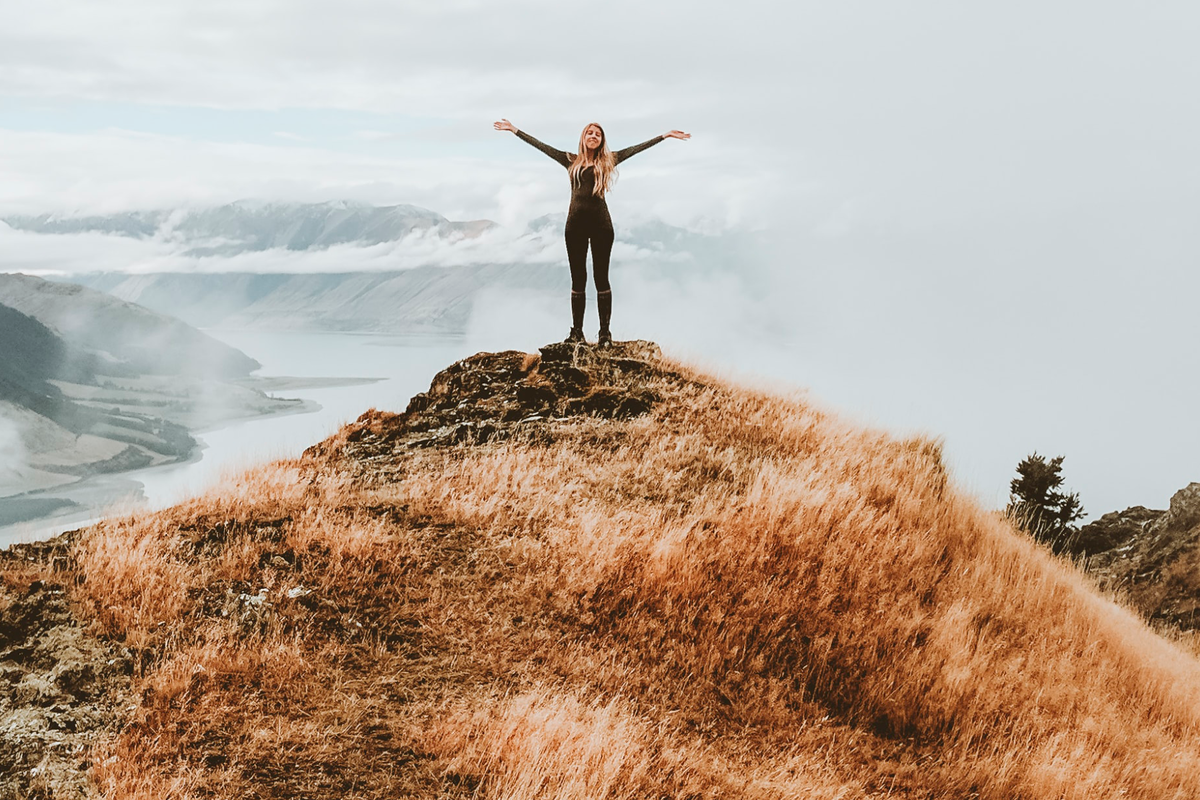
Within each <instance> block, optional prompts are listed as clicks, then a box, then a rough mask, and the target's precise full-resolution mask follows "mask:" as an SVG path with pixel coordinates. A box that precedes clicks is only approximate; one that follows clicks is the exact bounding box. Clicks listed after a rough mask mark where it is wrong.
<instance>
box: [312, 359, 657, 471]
mask: <svg viewBox="0 0 1200 800" xmlns="http://www.w3.org/2000/svg"><path fill="white" fill-rule="evenodd" d="M668 377H669V378H672V379H674V380H676V381H678V380H681V376H680V375H678V374H677V373H675V372H673V371H671V370H669V369H667V368H666V367H665V366H664V362H663V361H662V354H661V352H660V350H659V347H658V345H656V344H654V343H653V342H647V341H641V340H635V341H628V342H613V343H612V344H611V346H608V347H599V346H594V345H589V344H583V343H579V344H576V343H568V342H562V343H557V344H550V345H546V346H545V347H542V348H540V350H539V352H538V353H536V354H531V353H523V352H521V351H518V350H506V351H504V352H499V353H478V354H476V355H473V356H470V357H469V358H465V359H463V360H462V361H459V362H456V363H455V364H452V365H451V366H449V367H447V368H446V369H444V370H442V371H441V372H439V373H438V374H437V375H436V376H435V377H434V379H433V382H432V384H431V385H430V387H429V391H427V392H421V393H420V394H418V395H416V396H414V397H413V398H412V400H411V401H410V402H409V404H408V408H407V409H406V410H405V412H404V414H402V415H398V414H393V413H388V412H379V411H370V412H367V413H366V414H364V415H363V416H362V417H361V418H360V419H359V420H358V423H357V424H356V425H353V426H350V427H349V429H348V430H347V433H346V437H345V439H344V440H341V439H338V438H337V437H335V438H334V439H331V440H329V441H327V442H322V443H321V444H319V445H315V446H314V447H312V448H309V450H308V451H306V455H310V456H311V455H319V454H322V453H323V452H324V451H325V449H327V448H328V447H329V446H330V445H331V444H335V445H337V446H344V447H345V450H344V453H345V454H346V455H352V456H353V457H354V458H355V459H357V460H360V461H361V460H364V459H370V458H371V456H375V457H376V458H377V459H379V458H384V457H390V456H391V455H392V454H393V453H395V452H398V451H400V450H403V449H408V448H417V447H433V446H439V445H446V444H462V443H472V444H482V443H484V442H489V441H499V440H502V439H506V438H509V437H512V436H533V437H536V438H537V439H538V440H539V441H542V442H544V443H548V442H550V441H552V438H553V435H554V434H553V425H554V423H561V422H566V421H568V420H570V419H572V418H577V417H589V416H590V417H595V418H601V419H629V418H631V417H636V416H639V415H641V414H644V413H646V412H647V411H649V410H650V409H651V408H652V407H653V406H654V404H655V403H656V402H657V401H658V399H659V394H658V392H657V390H656V389H655V384H656V383H657V382H659V381H661V380H662V379H664V378H668Z"/></svg>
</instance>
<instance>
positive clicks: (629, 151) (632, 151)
mask: <svg viewBox="0 0 1200 800" xmlns="http://www.w3.org/2000/svg"><path fill="white" fill-rule="evenodd" d="M690 138H692V135H691V134H690V133H684V132H683V131H667V132H666V133H664V134H663V135H662V136H655V137H654V138H653V139H649V140H647V141H645V142H642V143H641V144H635V145H634V146H633V147H626V148H625V149H623V150H618V151H617V152H615V153H613V155H614V156H615V157H616V159H617V163H618V164H620V163H621V162H622V161H624V160H625V159H627V158H629V157H630V156H635V155H637V154H638V153H640V152H642V151H643V150H645V149H646V148H647V147H653V146H654V145H656V144H658V143H659V142H661V141H662V140H663V139H690Z"/></svg>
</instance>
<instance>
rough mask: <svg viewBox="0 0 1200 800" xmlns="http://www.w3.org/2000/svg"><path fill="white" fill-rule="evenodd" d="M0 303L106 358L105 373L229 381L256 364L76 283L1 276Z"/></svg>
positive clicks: (191, 331)
mask: <svg viewBox="0 0 1200 800" xmlns="http://www.w3.org/2000/svg"><path fill="white" fill-rule="evenodd" d="M0 303H3V304H5V305H7V306H9V307H11V308H14V309H16V310H17V311H20V312H21V313H23V314H25V315H27V316H30V317H33V318H35V319H37V320H38V321H39V322H41V323H42V324H43V325H46V326H47V327H49V328H52V329H54V330H55V331H57V332H58V334H59V335H60V336H61V337H62V338H63V339H64V340H66V341H67V342H68V343H69V344H71V345H72V346H74V347H76V348H78V349H81V350H92V351H100V352H101V353H104V354H107V356H108V358H106V359H102V360H100V361H98V362H97V363H96V367H95V368H96V369H97V370H98V371H100V372H102V373H103V374H107V375H129V374H145V373H150V374H155V375H204V376H208V377H214V378H219V377H226V378H232V377H242V376H245V375H248V374H249V373H251V372H252V371H254V370H256V369H258V368H259V366H261V365H260V364H259V363H258V362H257V361H255V360H254V359H252V358H249V357H248V356H246V355H245V354H244V353H242V352H240V351H238V350H236V349H234V348H232V347H230V346H229V345H226V344H224V343H222V342H218V341H217V340H216V339H213V338H212V337H211V336H208V335H207V334H204V333H201V332H200V331H198V330H196V329H194V328H192V327H190V326H188V325H186V324H184V323H183V322H181V321H179V320H177V319H172V318H170V317H166V316H163V315H161V314H157V313H155V312H153V311H150V310H149V309H146V308H142V307H140V306H137V305H134V304H133V303H128V302H125V301H123V300H119V299H117V298H114V297H112V296H110V295H107V294H105V293H103V292H98V291H95V290H92V289H87V288H84V287H82V286H78V285H75V284H70V283H55V282H52V281H47V280H43V279H42V278H37V277H34V276H31V275H22V274H19V273H0Z"/></svg>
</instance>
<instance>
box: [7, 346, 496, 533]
mask: <svg viewBox="0 0 1200 800" xmlns="http://www.w3.org/2000/svg"><path fill="white" fill-rule="evenodd" d="M206 333H208V334H209V335H211V336H213V337H214V338H216V339H218V340H220V341H222V342H225V343H226V344H230V345H232V346H234V347H236V348H238V349H240V350H242V351H243V352H245V353H247V354H253V357H254V358H256V359H258V360H259V361H260V362H261V363H262V364H263V367H262V369H261V370H259V371H258V373H257V374H258V375H261V376H289V377H298V378H343V379H356V378H366V379H373V380H372V382H369V383H359V384H356V385H345V386H334V387H330V388H301V389H286V388H285V389H280V390H277V391H273V392H270V393H271V394H274V395H276V396H279V397H289V398H302V399H305V400H308V401H311V402H312V403H316V404H319V405H320V408H319V410H317V411H314V412H310V413H296V414H285V415H278V416H270V417H257V418H251V419H247V420H244V421H240V422H235V423H233V424H229V425H225V426H222V427H219V428H217V429H214V430H209V431H201V432H199V433H196V434H195V438H196V439H197V441H198V442H199V443H200V445H201V448H202V449H201V451H200V453H199V458H198V459H193V460H192V461H190V462H187V463H182V464H171V465H167V466H163V467H155V468H150V469H144V470H136V471H132V472H125V473H120V474H118V475H112V476H96V477H92V478H88V479H86V480H84V481H82V482H81V483H80V484H76V485H74V486H71V487H65V488H64V489H63V490H61V491H55V492H51V493H48V494H49V495H54V496H58V495H60V494H62V495H64V496H68V497H73V498H75V499H76V501H77V502H79V503H81V504H82V505H83V508H82V509H80V514H79V515H77V516H76V517H73V518H71V520H69V521H67V522H65V523H62V524H59V523H53V524H47V523H46V522H38V521H32V522H29V523H25V524H20V525H12V526H8V527H7V528H0V547H3V546H5V545H7V544H9V543H11V542H13V541H22V540H28V539H34V538H44V537H47V536H50V535H53V534H55V533H58V532H61V531H63V530H69V529H71V528H75V527H79V526H80V525H82V524H84V523H85V522H86V521H88V520H91V519H96V518H99V517H102V516H104V515H105V514H106V513H125V512H128V511H130V510H135V509H139V508H163V507H166V506H169V505H172V504H174V503H178V502H180V501H182V500H185V499H187V498H189V497H191V496H194V495H196V494H201V493H203V492H205V491H208V490H210V489H212V488H213V487H215V486H219V485H220V482H221V481H222V480H224V479H226V478H228V477H230V476H232V475H235V474H237V473H239V472H241V471H243V470H245V469H248V468H251V467H253V466H255V465H257V464H262V463H266V462H269V461H272V460H275V459H279V458H289V457H295V456H298V455H299V454H300V453H301V452H303V450H304V449H305V448H306V447H308V446H310V445H312V444H315V443H317V442H319V441H321V440H322V439H324V438H325V437H326V436H328V435H330V434H332V433H333V432H335V431H336V430H337V429H338V428H339V427H340V426H341V425H343V424H344V423H346V422H349V421H352V420H354V419H356V418H357V417H358V416H359V415H361V414H362V413H363V412H364V411H366V410H368V409H370V408H378V409H382V410H388V411H396V412H399V411H403V410H404V408H405V407H406V406H407V404H408V400H409V398H410V397H411V396H412V395H414V394H416V393H417V392H420V391H424V390H425V389H427V388H428V387H429V383H430V381H431V380H432V378H433V376H434V375H435V374H436V373H437V372H438V371H440V370H442V369H444V368H445V367H447V366H449V365H450V364H452V363H453V362H454V361H457V360H458V359H460V358H463V357H464V356H466V355H469V354H470V353H473V352H475V350H474V349H471V347H472V346H471V344H470V343H469V342H468V341H467V340H465V339H462V338H457V339H455V338H442V339H435V338H400V337H393V336H377V335H356V334H324V333H317V334H305V333H272V332H264V331H220V330H208V331H206ZM0 426H2V421H0ZM2 433H3V427H0V434H2ZM0 474H2V473H0ZM0 502H3V501H0Z"/></svg>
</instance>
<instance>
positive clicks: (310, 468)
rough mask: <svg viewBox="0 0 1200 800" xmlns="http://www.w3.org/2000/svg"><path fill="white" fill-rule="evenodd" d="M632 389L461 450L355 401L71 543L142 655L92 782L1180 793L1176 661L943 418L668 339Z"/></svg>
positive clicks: (375, 791) (504, 792) (1193, 686)
mask: <svg viewBox="0 0 1200 800" xmlns="http://www.w3.org/2000/svg"><path fill="white" fill-rule="evenodd" d="M537 369H538V367H537V363H536V360H534V359H526V360H525V362H524V364H523V366H522V371H523V372H525V373H527V374H526V375H525V377H524V378H522V380H525V381H531V380H532V377H534V373H536V371H537ZM518 377H520V376H518ZM644 382H645V385H646V387H648V388H649V389H650V390H652V391H653V393H654V396H655V397H657V398H658V401H657V403H656V404H655V405H654V407H653V409H652V411H651V412H650V413H649V414H645V415H642V416H637V417H634V418H632V419H629V420H624V421H617V420H598V419H593V418H590V417H581V418H576V419H571V420H566V421H553V420H546V421H543V422H539V423H536V424H533V425H530V426H526V427H524V428H521V429H520V430H519V431H516V432H514V433H513V435H512V436H510V437H508V438H505V439H504V440H503V441H499V442H492V443H486V444H472V443H471V442H469V441H468V442H466V443H464V444H459V445H453V446H449V445H447V446H438V447H420V448H415V447H412V448H409V447H404V446H403V441H402V437H400V435H399V433H398V432H399V431H401V429H402V428H403V426H404V424H406V419H407V418H406V417H405V416H398V415H390V414H383V413H369V414H367V415H364V417H363V418H362V419H361V420H360V421H359V422H358V423H355V424H354V425H351V426H347V428H345V429H343V430H342V431H341V432H339V434H337V435H336V436H334V437H332V438H331V439H330V440H328V441H327V442H325V443H323V444H322V445H321V446H320V447H318V448H314V449H313V450H312V451H310V453H309V454H308V455H306V457H305V458H303V459H300V460H298V461H295V462H284V463H279V464H275V465H272V466H270V467H266V468H263V469H260V470H257V471H254V472H251V473H248V474H246V475H244V476H241V477H240V478H238V479H236V480H234V481H230V482H229V483H228V484H227V485H226V486H224V487H222V489H221V491H220V492H219V493H214V494H212V495H210V496H208V497H204V498H200V499H198V500H195V501H192V502H190V503H186V504H183V505H181V506H177V507H176V508H174V509H169V510H167V511H163V512H159V513H157V514H153V515H145V516H139V517H133V518H129V519H125V520H119V521H114V522H109V523H105V524H103V525H101V526H98V527H96V528H94V529H92V530H91V531H90V532H88V533H87V534H85V535H84V536H83V537H82V539H81V542H80V544H79V545H78V547H77V552H76V558H77V562H78V566H77V570H78V575H77V577H78V580H79V583H78V586H77V587H76V589H75V590H74V600H75V602H76V604H77V605H78V607H79V608H80V611H81V614H83V615H84V616H85V617H87V618H89V619H91V620H93V621H94V622H95V624H96V625H97V626H98V628H99V629H100V630H102V631H104V632H106V633H108V634H109V635H111V636H114V637H118V638H119V639H121V640H122V641H123V642H124V643H126V644H127V645H128V646H130V647H131V648H132V649H134V650H135V652H137V653H140V654H141V656H142V658H141V663H140V672H139V675H140V677H139V678H138V679H137V681H138V688H139V690H140V697H141V702H140V705H139V707H138V709H137V710H136V712H135V715H134V720H133V722H132V724H131V725H130V726H129V727H128V728H127V729H126V731H125V733H124V734H123V735H122V736H121V737H120V738H119V739H117V740H115V741H113V742H111V743H110V745H109V749H108V750H107V751H106V753H105V754H104V755H103V757H102V758H99V759H97V760H96V763H97V764H98V766H97V767H96V768H95V770H94V776H95V778H96V779H97V781H98V782H99V784H100V786H101V787H102V788H103V789H105V791H106V792H107V794H108V795H109V796H113V797H128V798H137V797H147V798H148V797H187V796H195V797H200V796H222V797H230V796H238V797H283V796H295V795H303V796H305V797H335V796H336V797H378V796H385V795H386V796H421V797H431V796H445V797H453V796H477V795H478V794H479V793H482V795H483V796H486V797H491V798H518V797H520V798H534V797H547V798H549V797H554V798H576V797H578V798H585V797H587V798H594V797H619V798H625V797H628V798H634V797H646V796H663V795H665V796H673V797H755V798H757V797H763V798H766V797H831V798H832V797H876V796H877V797H886V796H891V797H987V798H1010V797H1029V798H1043V797H1044V798H1057V797H1071V798H1074V797H1078V798H1083V797H1108V796H1116V795H1122V796H1127V797H1145V798H1170V797H1179V798H1184V797H1194V796H1197V795H1198V794H1200V777H1198V776H1200V752H1198V750H1197V747H1196V741H1197V740H1198V739H1200V665H1198V664H1197V662H1196V661H1195V659H1194V658H1193V657H1192V656H1190V655H1189V654H1187V653H1185V652H1183V651H1182V650H1180V649H1179V648H1177V647H1176V646H1175V645H1173V644H1171V643H1169V642H1167V641H1165V640H1163V639H1161V638H1160V637H1158V636H1156V635H1155V634H1154V633H1153V632H1152V631H1150V630H1149V629H1148V628H1147V627H1146V626H1145V625H1144V624H1143V623H1142V622H1140V621H1139V620H1138V619H1137V618H1135V617H1134V616H1133V615H1132V614H1130V613H1129V612H1127V611H1125V610H1122V609H1121V608H1119V607H1117V606H1116V605H1114V604H1113V603H1111V602H1110V601H1109V600H1106V599H1104V598H1102V597H1100V596H1099V595H1098V594H1097V593H1096V592H1095V591H1094V588H1093V587H1092V585H1091V584H1090V583H1089V582H1088V581H1087V579H1085V578H1084V577H1082V576H1081V575H1079V574H1078V573H1076V572H1075V571H1073V570H1072V569H1070V567H1069V566H1065V565H1063V564H1061V563H1060V562H1057V561H1055V560H1053V559H1052V558H1050V557H1049V556H1048V555H1047V554H1046V553H1044V552H1043V551H1041V550H1039V549H1037V548H1036V547H1034V546H1033V545H1032V544H1031V543H1030V542H1028V541H1027V540H1026V539H1025V538H1023V537H1021V536H1019V535H1017V534H1015V533H1014V532H1013V530H1012V529H1011V528H1010V527H1008V526H1007V524H1006V523H1004V522H1003V521H1002V520H1000V519H998V518H996V517H995V516H994V515H993V514H991V513H989V512H985V511H983V510H981V509H980V508H978V507H977V506H976V505H975V504H974V502H973V501H971V500H970V499H969V498H966V497H964V496H963V495H961V494H960V493H958V492H957V491H956V490H955V489H954V488H953V486H952V484H951V483H950V482H949V481H948V480H947V476H946V474H945V471H944V469H943V466H942V462H941V459H940V454H939V450H938V447H937V445H936V444H935V443H932V442H929V441H926V440H922V439H914V440H896V439H894V438H891V437H889V436H887V435H885V434H882V433H879V432H873V431H863V430H858V429H854V428H851V427H848V426H847V425H845V424H843V423H841V422H840V421H838V420H836V419H834V418H831V417H830V416H828V415H826V414H824V413H822V412H820V411H818V410H816V409H814V408H813V407H812V406H810V405H808V404H807V403H806V402H805V401H804V400H803V399H801V398H799V397H787V396H778V395H773V394H768V393H762V392H756V391H752V390H747V389H745V388H741V387H738V386H734V385H730V384H727V383H724V382H722V381H719V380H715V379H713V378H710V377H707V376H705V375H702V374H699V373H696V372H693V371H691V370H689V369H687V368H685V367H682V366H680V365H672V364H666V365H665V366H664V368H663V369H662V370H660V371H655V372H653V373H647V377H645V378H644ZM364 441H376V442H381V443H383V444H381V445H380V446H378V447H375V448H374V449H371V448H364V447H362V446H361V443H362V442H364Z"/></svg>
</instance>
